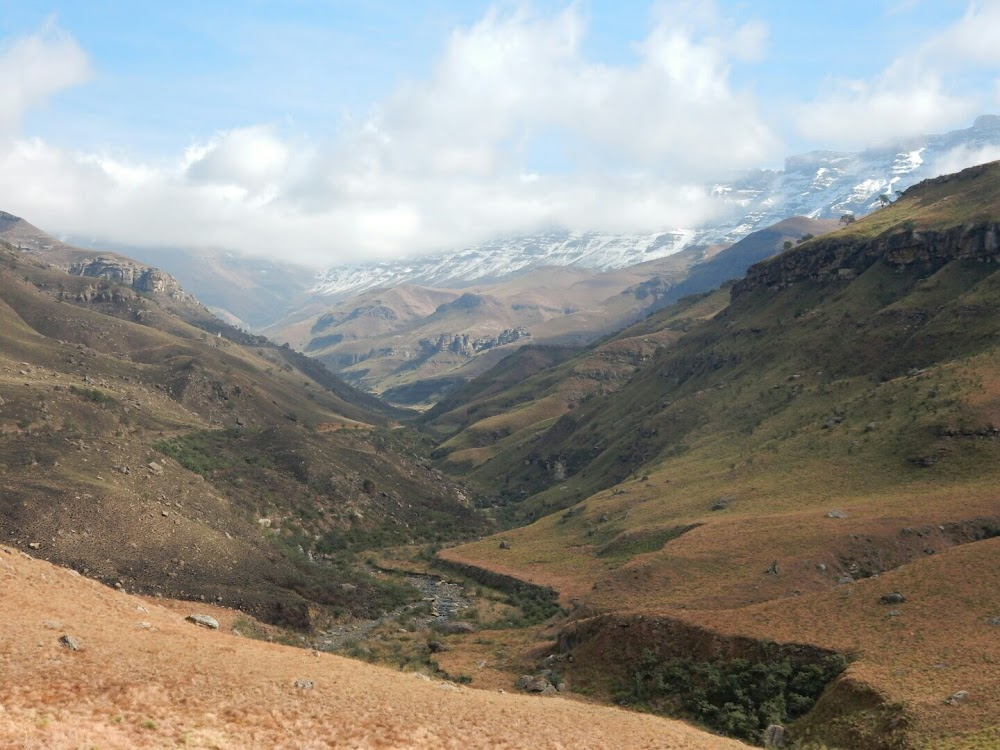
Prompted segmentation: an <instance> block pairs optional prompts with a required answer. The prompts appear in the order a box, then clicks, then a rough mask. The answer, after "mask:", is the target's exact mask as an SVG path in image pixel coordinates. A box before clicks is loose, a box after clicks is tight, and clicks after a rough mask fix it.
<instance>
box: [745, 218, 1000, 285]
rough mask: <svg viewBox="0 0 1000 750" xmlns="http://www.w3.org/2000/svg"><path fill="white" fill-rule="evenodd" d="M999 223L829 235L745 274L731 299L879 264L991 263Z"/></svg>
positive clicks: (998, 243) (997, 255)
mask: <svg viewBox="0 0 1000 750" xmlns="http://www.w3.org/2000/svg"><path fill="white" fill-rule="evenodd" d="M998 259H1000V224H998V223H996V222H977V223H973V224H966V225H963V226H956V227H951V228H949V229H943V230H923V231H918V230H915V229H906V230H903V231H898V232H894V233H892V234H889V235H884V236H881V237H875V238H873V239H857V238H838V237H829V238H822V239H819V240H815V241H814V242H810V243H808V244H804V245H802V246H801V247H797V248H793V249H791V250H788V251H786V252H784V253H782V254H781V255H779V256H778V257H776V258H772V259H770V260H766V261H763V262H762V263H758V264H756V265H754V266H751V267H750V268H749V269H748V270H747V275H746V278H745V279H743V280H742V281H739V282H737V283H736V284H735V285H734V286H733V291H732V296H733V299H736V298H737V297H739V296H740V295H742V294H745V293H747V292H753V291H758V290H763V289H766V290H776V289H783V288H785V287H787V286H790V285H792V284H795V283H798V282H802V281H827V280H831V279H848V280H849V279H853V278H854V277H855V276H857V275H858V274H860V273H862V272H863V271H864V270H865V269H866V268H868V267H869V266H870V265H872V264H873V263H875V262H876V261H877V260H883V261H885V262H886V263H887V264H889V265H890V266H895V267H897V268H903V267H916V266H920V267H924V268H926V269H927V270H934V269H936V268H939V267H941V266H943V265H944V264H945V263H948V262H950V261H953V260H976V261H982V262H988V263H995V262H997V260H998Z"/></svg>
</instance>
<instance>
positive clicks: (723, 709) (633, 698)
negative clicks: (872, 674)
mask: <svg viewBox="0 0 1000 750" xmlns="http://www.w3.org/2000/svg"><path fill="white" fill-rule="evenodd" d="M846 667H847V661H846V659H845V658H844V657H842V656H840V655H838V654H832V655H830V656H827V657H825V658H823V659H821V660H819V661H815V662H804V663H799V662H793V661H792V660H791V659H789V658H788V657H783V658H773V659H769V660H750V659H732V660H729V661H717V662H698V661H695V660H693V659H690V658H661V657H658V656H657V655H656V654H654V653H653V652H652V651H649V650H648V649H647V650H646V651H644V652H643V655H642V657H641V658H640V659H639V661H638V662H637V663H636V665H635V666H634V667H633V669H632V671H631V676H630V683H629V686H628V688H627V689H626V690H624V691H623V693H622V695H621V699H622V700H623V702H629V703H638V704H641V705H645V706H647V707H649V708H651V709H652V710H654V711H658V712H662V713H667V714H671V715H679V716H684V717H687V718H691V719H694V720H695V721H698V722H701V723H702V724H705V725H707V726H709V727H711V728H712V729H714V730H716V731H719V732H722V733H724V734H727V735H730V736H733V737H738V738H741V739H746V740H751V741H758V740H759V739H760V737H761V733H762V732H763V731H764V730H765V729H766V728H767V726H768V725H769V724H786V723H788V722H790V721H793V720H795V719H797V718H798V717H800V716H802V715H803V714H805V713H806V712H807V711H809V709H811V708H812V707H813V705H814V704H815V703H816V701H817V700H818V699H819V696H820V694H821V693H822V692H823V690H824V689H825V688H826V686H827V685H828V684H829V683H830V682H831V681H832V680H833V679H834V678H835V677H836V676H837V675H839V674H840V673H841V672H842V671H844V669H845V668H846Z"/></svg>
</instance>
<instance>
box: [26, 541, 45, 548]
mask: <svg viewBox="0 0 1000 750" xmlns="http://www.w3.org/2000/svg"><path fill="white" fill-rule="evenodd" d="M28 547H30V548H31V549H41V548H42V543H41V542H29V544H28Z"/></svg>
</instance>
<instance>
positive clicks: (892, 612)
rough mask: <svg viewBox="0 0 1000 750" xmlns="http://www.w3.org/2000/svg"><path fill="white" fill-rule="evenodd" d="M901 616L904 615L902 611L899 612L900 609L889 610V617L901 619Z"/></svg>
mask: <svg viewBox="0 0 1000 750" xmlns="http://www.w3.org/2000/svg"><path fill="white" fill-rule="evenodd" d="M901 614H903V612H902V610H899V609H890V610H889V617H899V616H900V615H901Z"/></svg>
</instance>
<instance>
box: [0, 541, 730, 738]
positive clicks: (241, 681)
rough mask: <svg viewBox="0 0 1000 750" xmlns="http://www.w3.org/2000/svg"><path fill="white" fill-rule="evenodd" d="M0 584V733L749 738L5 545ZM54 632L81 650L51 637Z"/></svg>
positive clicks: (0, 552)
mask: <svg viewBox="0 0 1000 750" xmlns="http://www.w3.org/2000/svg"><path fill="white" fill-rule="evenodd" d="M0 591H2V592H3V596H4V604H5V624H4V630H3V636H2V638H0V649H2V650H0V664H2V665H3V670H4V678H5V679H4V680H3V682H2V684H0V707H2V710H0V746H3V747H11V748H13V747H18V748H21V749H22V750H29V749H31V748H47V749H48V750H70V749H73V750H76V749H77V748H81V747H87V748H90V747H100V748H107V749H108V750H119V749H120V750H125V749H126V748H127V749H128V750H131V749H132V748H175V747H178V746H183V747H186V748H215V749H217V750H244V749H251V748H334V747H370V748H441V747H463V748H496V747H505V748H529V747H531V748H539V747H541V748H549V747H551V748H556V747H578V748H606V747H612V746H620V745H621V743H625V744H627V746H628V747H633V748H667V749H669V748H676V749H677V750H680V749H681V748H684V750H730V749H731V750H737V748H741V747H746V746H745V745H742V744H740V743H737V742H733V741H731V740H725V739H721V738H718V737H713V736H711V735H709V734H707V733H704V732H701V731H698V730H696V729H693V728H691V727H689V726H686V725H684V724H681V723H679V722H671V721H666V720H663V719H658V718H655V717H652V716H644V715H641V714H635V713H630V712H626V711H622V710H619V709H613V708H604V707H597V706H592V705H588V704H585V703H578V702H574V701H571V700H565V699H562V698H550V699H540V698H531V697H527V696H517V695H500V694H497V693H487V692H484V691H479V690H469V689H466V688H460V687H458V686H456V685H454V684H452V683H445V682H440V681H433V682H432V681H430V680H426V679H423V680H421V679H417V675H414V674H402V673H399V672H393V671H389V670H386V669H383V668H380V667H374V666H371V665H367V664H361V663H358V662H354V661H350V660H347V659H342V658H340V657H337V656H332V655H329V654H319V653H317V652H310V651H306V650H304V649H294V648H289V647H287V646H278V645H275V644H268V643H261V642H256V641H251V640H248V639H246V638H240V637H238V636H237V635H235V634H233V628H232V623H233V619H232V616H233V613H227V612H225V611H219V610H217V609H213V610H212V611H213V613H215V614H217V615H218V616H219V618H220V619H221V621H222V625H223V628H222V629H223V632H212V631H208V630H205V629H203V628H198V627H195V626H194V625H192V624H190V623H188V622H184V621H183V619H182V615H178V614H177V613H176V612H175V611H172V610H169V609H165V608H164V607H162V606H158V605H157V604H155V603H151V602H150V601H148V600H143V599H140V598H138V597H135V596H129V595H126V594H124V593H121V592H116V591H110V590H108V589H106V588H104V587H103V586H100V585H97V584H95V583H93V582H92V581H88V580H86V579H83V578H81V577H79V576H73V575H71V574H70V571H66V570H63V569H59V568H56V567H53V566H51V565H49V564H46V563H43V562H41V561H38V560H33V559H31V558H28V557H26V556H23V555H22V554H20V553H14V552H12V551H11V550H10V549H9V548H2V547H0ZM188 611H191V610H187V609H186V610H182V612H185V613H186V612H188ZM63 635H72V636H74V637H76V638H77V639H79V641H80V650H78V651H70V650H68V649H66V648H64V647H62V646H60V644H59V638H60V637H61V636H63ZM297 682H299V684H301V685H303V687H298V686H296V683H297Z"/></svg>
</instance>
